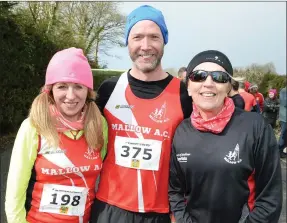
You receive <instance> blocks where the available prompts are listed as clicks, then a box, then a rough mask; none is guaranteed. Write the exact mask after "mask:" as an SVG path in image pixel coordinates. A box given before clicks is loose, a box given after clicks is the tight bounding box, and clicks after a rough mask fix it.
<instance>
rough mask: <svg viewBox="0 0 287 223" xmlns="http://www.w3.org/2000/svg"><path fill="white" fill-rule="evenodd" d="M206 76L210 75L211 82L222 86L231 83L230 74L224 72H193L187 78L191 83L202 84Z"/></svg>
mask: <svg viewBox="0 0 287 223" xmlns="http://www.w3.org/2000/svg"><path fill="white" fill-rule="evenodd" d="M208 75H210V76H211V78H212V80H213V81H214V82H216V83H221V84H223V83H227V82H229V81H231V77H230V74H228V73H226V72H224V71H205V70H195V71H193V72H191V73H190V74H189V75H188V78H189V80H191V81H193V82H203V81H205V80H206V78H207V77H208Z"/></svg>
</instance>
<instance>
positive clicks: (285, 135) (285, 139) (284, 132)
mask: <svg viewBox="0 0 287 223" xmlns="http://www.w3.org/2000/svg"><path fill="white" fill-rule="evenodd" d="M279 103H280V108H279V121H280V128H281V133H280V139H279V151H280V156H281V158H286V157H287V155H286V153H284V148H286V147H287V127H286V115H287V114H286V113H287V92H286V87H284V88H282V89H281V90H280V94H279Z"/></svg>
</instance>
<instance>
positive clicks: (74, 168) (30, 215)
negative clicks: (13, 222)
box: [25, 134, 102, 223]
mask: <svg viewBox="0 0 287 223" xmlns="http://www.w3.org/2000/svg"><path fill="white" fill-rule="evenodd" d="M60 142H61V143H60V146H59V148H57V149H51V148H50V147H49V146H47V143H46V140H45V139H44V138H43V137H41V139H40V140H39V151H38V155H37V158H36V161H35V164H34V170H33V174H32V177H31V179H30V182H29V186H28V189H27V195H26V196H27V198H26V205H25V207H26V210H27V217H26V219H27V221H28V222H29V223H39V222H41V223H51V222H55V223H66V222H70V223H79V222H81V223H82V222H83V223H87V222H88V221H89V218H90V211H91V205H92V203H93V201H94V198H95V183H96V179H97V177H98V175H99V172H100V170H101V168H102V159H101V156H100V152H95V151H93V150H90V149H89V147H88V145H87V142H86V139H85V137H84V135H82V136H81V137H80V138H79V139H77V140H73V139H70V138H69V137H67V136H66V135H64V134H60Z"/></svg>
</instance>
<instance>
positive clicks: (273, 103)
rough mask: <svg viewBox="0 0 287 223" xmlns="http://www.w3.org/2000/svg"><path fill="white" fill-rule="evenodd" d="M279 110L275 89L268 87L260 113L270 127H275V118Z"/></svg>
mask: <svg viewBox="0 0 287 223" xmlns="http://www.w3.org/2000/svg"><path fill="white" fill-rule="evenodd" d="M278 112H279V101H278V99H277V90H276V89H270V90H269V92H268V97H267V98H266V99H265V100H264V105H263V111H262V115H263V117H264V118H265V120H266V121H267V123H269V124H270V125H271V126H272V128H275V127H276V120H277V117H278Z"/></svg>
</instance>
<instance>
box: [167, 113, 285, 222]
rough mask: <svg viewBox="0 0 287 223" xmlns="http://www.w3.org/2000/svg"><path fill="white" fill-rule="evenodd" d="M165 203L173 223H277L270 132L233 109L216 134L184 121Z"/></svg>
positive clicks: (278, 186)
mask: <svg viewBox="0 0 287 223" xmlns="http://www.w3.org/2000/svg"><path fill="white" fill-rule="evenodd" d="M170 162H171V163H170V183H169V200H170V206H171V211H172V212H173V213H174V216H175V219H176V222H177V223H191V222H192V223H239V222H240V223H242V222H244V223H277V222H278V219H279V217H280V212H281V207H282V182H281V167H280V158H279V150H278V146H277V141H276V138H275V135H274V132H273V129H272V128H271V126H270V125H268V124H267V123H266V122H265V121H264V118H263V117H262V116H261V115H259V114H257V113H253V112H245V111H243V110H240V109H235V112H234V114H233V116H232V118H231V120H230V121H229V123H228V124H227V126H226V127H225V129H224V130H223V132H222V133H220V134H212V133H210V132H200V131H198V130H197V129H195V128H194V127H193V126H192V125H191V120H190V118H188V119H185V120H184V121H183V122H182V123H181V124H180V125H179V126H178V127H177V130H176V132H175V135H174V139H173V145H172V156H171V161H170Z"/></svg>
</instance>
